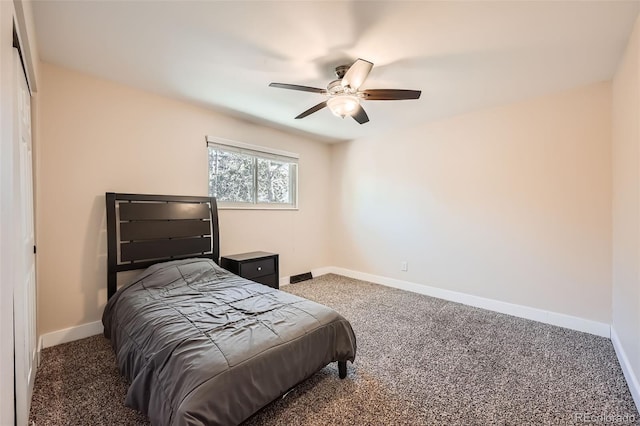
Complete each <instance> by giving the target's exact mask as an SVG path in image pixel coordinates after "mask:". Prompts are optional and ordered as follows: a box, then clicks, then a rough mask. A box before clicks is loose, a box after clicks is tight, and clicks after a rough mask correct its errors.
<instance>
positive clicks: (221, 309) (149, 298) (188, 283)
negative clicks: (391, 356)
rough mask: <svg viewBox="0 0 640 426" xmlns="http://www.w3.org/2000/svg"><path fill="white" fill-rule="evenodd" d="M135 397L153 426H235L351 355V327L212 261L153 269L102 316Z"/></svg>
mask: <svg viewBox="0 0 640 426" xmlns="http://www.w3.org/2000/svg"><path fill="white" fill-rule="evenodd" d="M102 322H103V324H104V333H105V336H106V337H108V338H109V339H111V342H112V345H113V348H114V350H115V352H116V357H117V360H118V366H119V368H120V371H121V373H122V374H123V375H124V376H125V377H126V378H127V380H128V381H129V382H130V387H129V390H128V393H127V399H126V404H127V405H129V406H131V407H133V408H135V409H137V410H139V411H141V412H142V413H144V414H146V415H147V416H149V418H150V420H151V422H152V423H153V424H154V425H233V424H238V423H241V422H242V421H243V420H245V419H246V418H248V417H249V416H251V414H253V413H255V412H256V411H258V410H259V409H260V408H261V407H263V406H265V405H266V404H268V403H269V402H270V401H272V400H274V399H275V398H277V397H278V396H279V395H282V394H283V393H284V392H286V391H287V390H288V389H290V388H291V387H293V386H294V385H296V384H297V383H299V382H300V381H302V380H304V379H305V378H307V377H309V376H310V375H312V374H313V373H314V372H316V371H317V370H319V369H320V368H322V367H324V366H325V365H327V364H328V363H330V362H332V361H346V360H349V361H352V362H353V360H354V358H355V353H356V339H355V335H354V333H353V330H352V328H351V325H350V324H349V322H348V321H347V320H345V319H344V318H343V317H342V316H340V315H339V314H338V313H336V312H335V311H333V310H332V309H329V308H327V307H325V306H322V305H319V304H317V303H314V302H311V301H309V300H306V299H303V298H300V297H297V296H294V295H291V294H289V293H285V292H282V291H279V290H275V289H273V288H270V287H267V286H264V285H261V284H257V283H254V282H252V281H248V280H246V279H243V278H240V277H238V276H236V275H233V274H231V273H230V272H227V271H226V270H224V269H222V268H220V267H219V266H218V265H216V264H215V263H214V262H212V261H211V260H206V259H188V260H181V261H174V262H167V263H160V264H157V265H154V266H151V267H150V268H148V269H147V270H146V271H145V272H143V273H142V274H141V275H140V276H139V277H138V278H137V279H136V280H135V281H134V282H132V283H131V284H129V285H127V286H126V287H123V288H121V289H120V290H118V292H117V293H116V294H115V295H114V296H113V297H112V298H111V299H110V300H109V302H108V304H107V306H106V308H105V311H104V315H103V318H102Z"/></svg>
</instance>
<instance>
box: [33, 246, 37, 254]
mask: <svg viewBox="0 0 640 426" xmlns="http://www.w3.org/2000/svg"><path fill="white" fill-rule="evenodd" d="M33 254H36V246H33Z"/></svg>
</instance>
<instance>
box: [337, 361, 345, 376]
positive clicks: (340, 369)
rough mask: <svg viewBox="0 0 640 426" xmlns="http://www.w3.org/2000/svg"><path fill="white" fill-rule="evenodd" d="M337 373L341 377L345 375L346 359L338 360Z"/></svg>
mask: <svg viewBox="0 0 640 426" xmlns="http://www.w3.org/2000/svg"><path fill="white" fill-rule="evenodd" d="M338 375H339V376H340V378H341V379H344V378H345V377H347V361H338Z"/></svg>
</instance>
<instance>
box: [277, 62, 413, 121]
mask: <svg viewBox="0 0 640 426" xmlns="http://www.w3.org/2000/svg"><path fill="white" fill-rule="evenodd" d="M371 68H373V63H371V62H369V61H365V60H364V59H358V60H356V61H355V62H354V63H353V64H352V65H351V66H349V65H340V66H338V67H336V76H337V77H338V79H337V80H333V81H332V82H331V83H329V84H328V85H327V88H326V89H320V88H317V87H309V86H299V85H297V84H286V83H271V84H269V86H270V87H279V88H281V89H290V90H300V91H302V92H313V93H319V94H321V95H325V96H326V97H328V99H327V100H325V101H323V102H320V103H319V104H318V105H315V106H313V107H311V108H309V109H308V110H306V111H305V112H303V113H302V114H300V115H298V116H297V117H296V119H299V118H304V117H306V116H308V115H311V114H313V113H314V112H316V111H320V110H321V109H322V108H324V107H327V106H328V107H329V109H330V110H331V112H332V113H333V114H334V115H337V116H338V117H342V118H344V117H346V116H347V115H348V116H351V117H353V119H354V120H356V121H357V122H358V123H360V124H364V123H366V122H368V121H369V117H368V116H367V113H366V112H365V111H364V108H362V105H360V102H361V101H399V100H403V99H419V98H420V94H421V93H422V92H421V91H420V90H402V89H366V90H359V89H360V86H362V83H364V81H365V80H366V78H367V76H368V75H369V72H371Z"/></svg>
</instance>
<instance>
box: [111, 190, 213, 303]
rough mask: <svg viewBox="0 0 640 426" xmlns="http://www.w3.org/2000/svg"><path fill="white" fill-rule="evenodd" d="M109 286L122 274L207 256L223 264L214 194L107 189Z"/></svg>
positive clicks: (112, 288)
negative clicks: (155, 193)
mask: <svg viewBox="0 0 640 426" xmlns="http://www.w3.org/2000/svg"><path fill="white" fill-rule="evenodd" d="M105 196H106V201H107V290H108V297H109V298H110V297H111V296H113V294H114V293H115V292H116V289H117V273H118V272H122V271H131V270H134V269H143V268H147V267H149V266H151V265H153V264H155V263H158V262H166V261H168V260H177V259H186V258H190V257H206V258H209V259H213V261H214V262H216V263H218V259H219V257H220V237H219V233H218V208H217V205H216V199H215V198H212V197H186V196H178V195H145V194H117V193H114V192H107V193H106V194H105Z"/></svg>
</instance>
